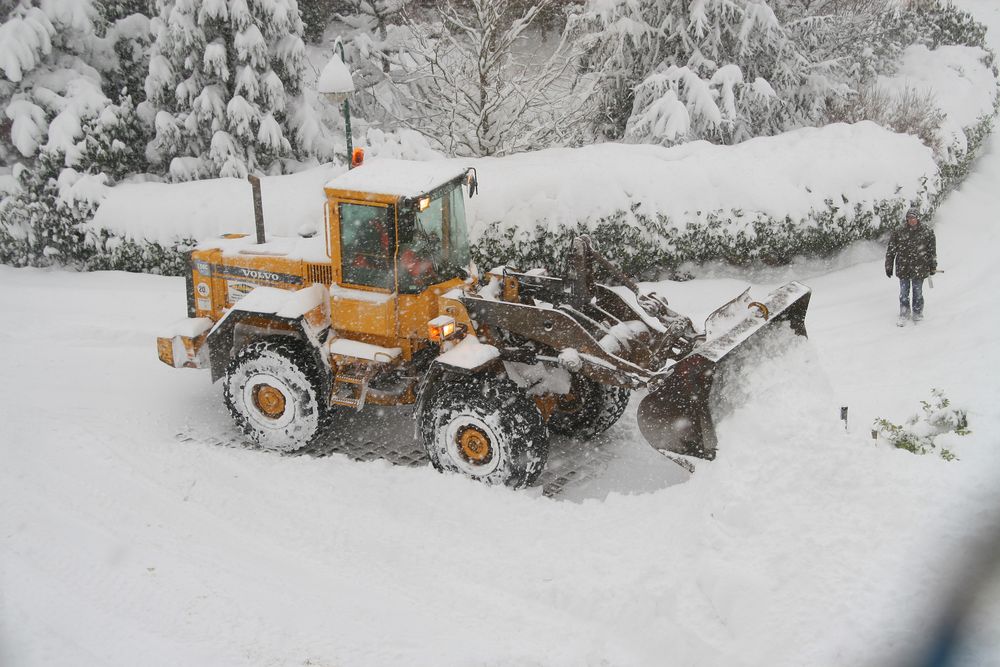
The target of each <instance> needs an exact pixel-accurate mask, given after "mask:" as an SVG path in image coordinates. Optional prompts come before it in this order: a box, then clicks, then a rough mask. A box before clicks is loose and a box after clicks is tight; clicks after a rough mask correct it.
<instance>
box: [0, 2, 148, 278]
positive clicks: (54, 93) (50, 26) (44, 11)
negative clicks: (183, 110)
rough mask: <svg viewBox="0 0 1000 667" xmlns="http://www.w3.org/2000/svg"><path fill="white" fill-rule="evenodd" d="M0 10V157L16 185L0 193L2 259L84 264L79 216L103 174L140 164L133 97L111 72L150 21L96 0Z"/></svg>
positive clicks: (106, 177)
mask: <svg viewBox="0 0 1000 667" xmlns="http://www.w3.org/2000/svg"><path fill="white" fill-rule="evenodd" d="M3 19H4V23H3V24H2V25H0V74H2V77H0V108H3V113H4V116H5V117H6V119H7V120H8V122H9V125H8V127H9V132H6V133H4V140H3V141H2V142H0V157H2V158H3V164H5V165H10V167H11V172H12V175H13V176H14V181H15V183H16V187H15V188H14V191H13V192H8V193H6V196H5V197H4V198H3V200H2V201H0V260H2V261H11V262H13V263H18V264H23V263H35V264H44V263H47V262H49V261H53V260H52V258H54V257H58V258H59V261H61V262H63V263H68V264H74V263H75V264H80V263H82V262H83V261H85V257H86V256H87V255H88V253H89V252H90V250H89V249H88V248H87V247H86V244H85V243H84V236H83V234H82V233H81V232H80V231H79V230H78V229H77V227H76V225H77V223H79V222H80V221H82V220H83V218H84V217H85V216H86V214H87V212H88V211H90V210H92V208H93V206H94V205H96V202H97V200H98V198H99V195H100V193H101V191H102V188H103V186H104V184H105V183H108V182H110V181H113V180H114V179H116V178H121V177H124V176H125V175H126V174H127V173H130V172H133V171H142V170H144V169H145V163H144V161H143V159H142V154H141V152H138V153H137V152H136V151H135V146H136V144H137V143H141V134H140V133H139V126H138V123H137V118H136V116H135V113H134V106H133V102H132V99H131V97H130V96H129V95H128V91H124V92H123V91H121V90H116V89H115V84H113V83H111V82H112V78H111V77H110V76H109V74H110V73H112V72H117V71H120V70H121V61H120V60H119V57H118V53H119V49H123V50H126V51H132V50H133V47H134V45H135V43H139V44H141V40H142V39H143V35H144V34H145V32H146V26H147V24H148V21H147V20H146V19H145V17H143V16H141V15H129V16H120V15H112V14H107V15H102V14H101V12H100V11H99V9H98V4H97V3H96V2H93V1H92V0H42V1H39V2H36V1H35V0H20V2H17V3H16V4H15V6H14V7H13V8H11V9H10V10H9V12H8V13H7V14H6V15H5V16H3ZM112 98H114V99H112ZM116 100H117V101H116ZM84 193H86V194H85V196H84Z"/></svg>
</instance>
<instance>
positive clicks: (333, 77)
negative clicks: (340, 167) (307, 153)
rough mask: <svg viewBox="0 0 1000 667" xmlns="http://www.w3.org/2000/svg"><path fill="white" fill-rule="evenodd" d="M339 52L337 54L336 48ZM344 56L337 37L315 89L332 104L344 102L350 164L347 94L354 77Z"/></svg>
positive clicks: (342, 46) (351, 88) (352, 89)
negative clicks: (331, 53) (330, 56)
mask: <svg viewBox="0 0 1000 667" xmlns="http://www.w3.org/2000/svg"><path fill="white" fill-rule="evenodd" d="M338 49H339V50H340V54H339V55H338V54H337V50H338ZM346 62H347V61H346V59H345V57H344V44H343V42H341V41H340V38H339V37H338V38H337V43H336V45H335V48H334V51H333V57H332V58H330V62H328V63H327V64H326V67H324V68H323V71H322V72H320V75H319V83H318V84H317V89H318V90H319V93H320V95H322V96H323V97H325V98H326V99H327V100H329V101H330V102H332V103H333V104H339V103H343V104H344V131H345V133H346V134H347V164H348V168H350V166H351V156H352V154H353V153H354V140H353V137H351V107H350V105H349V104H348V101H347V98H348V96H349V95H350V94H351V93H353V92H354V79H353V78H351V71H350V70H349V69H347V64H346Z"/></svg>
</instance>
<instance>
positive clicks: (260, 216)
mask: <svg viewBox="0 0 1000 667" xmlns="http://www.w3.org/2000/svg"><path fill="white" fill-rule="evenodd" d="M247 180H248V181H250V188H251V189H252V190H253V216H254V222H255V223H256V225H257V243H264V204H263V202H262V201H261V198H260V179H259V178H257V177H256V176H254V175H253V174H250V175H249V176H247Z"/></svg>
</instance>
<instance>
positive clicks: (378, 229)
mask: <svg viewBox="0 0 1000 667" xmlns="http://www.w3.org/2000/svg"><path fill="white" fill-rule="evenodd" d="M338 211H339V213H340V262H341V270H342V275H343V277H344V278H343V281H344V282H345V283H348V284H351V285H365V286H367V287H379V288H382V289H389V290H391V289H393V288H394V287H395V284H394V283H395V281H394V280H393V271H392V264H391V262H390V261H389V258H390V253H391V248H392V247H393V238H392V232H393V225H392V224H391V223H392V218H391V215H390V213H391V208H389V207H385V206H368V205H365V204H343V203H342V204H338Z"/></svg>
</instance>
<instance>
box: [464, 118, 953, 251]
mask: <svg viewBox="0 0 1000 667" xmlns="http://www.w3.org/2000/svg"><path fill="white" fill-rule="evenodd" d="M474 166H475V167H476V168H477V170H478V173H479V181H480V184H481V192H482V197H480V198H477V199H474V200H473V202H472V203H473V206H474V214H473V215H472V216H471V220H472V221H473V223H472V232H471V234H472V237H473V238H477V237H479V236H480V235H481V234H482V233H483V231H484V230H485V229H486V227H487V226H488V225H490V224H491V223H494V222H497V221H502V223H501V225H500V231H503V230H506V229H508V228H516V229H519V230H522V231H523V230H530V229H536V228H541V229H543V230H548V231H553V232H554V231H558V230H559V229H561V228H563V227H566V226H572V225H575V224H576V223H577V222H578V221H584V220H587V221H596V220H597V219H599V218H601V217H606V216H609V215H611V214H613V213H615V212H618V211H626V212H631V213H644V214H647V215H657V214H660V215H664V216H667V217H668V218H670V220H671V221H672V222H673V224H675V225H677V226H678V227H681V228H683V227H684V226H685V224H686V223H687V222H689V221H696V220H699V219H705V218H706V217H707V216H708V214H709V213H710V212H718V211H723V212H729V213H732V215H731V216H730V217H732V218H735V217H736V212H740V213H741V214H742V217H743V219H744V220H746V221H749V220H751V219H752V217H753V215H752V214H753V213H755V212H759V213H762V214H764V215H766V216H770V217H772V218H776V219H782V218H784V217H786V216H787V217H790V218H791V219H792V220H793V221H796V222H798V221H803V220H804V219H806V218H807V217H809V214H810V213H811V212H814V211H819V210H824V209H825V208H826V202H827V201H828V200H833V201H835V202H837V203H838V205H839V204H840V203H841V202H842V203H843V206H841V208H842V209H844V210H845V211H850V210H852V209H853V207H854V204H856V203H860V204H866V203H869V202H876V201H884V200H889V199H895V198H905V199H908V200H919V199H921V198H922V197H923V196H924V195H923V193H922V192H921V183H922V181H923V179H925V178H933V176H934V175H935V174H936V173H937V167H936V166H935V164H934V156H933V154H932V152H931V150H930V149H928V148H927V147H925V146H924V145H923V144H921V143H920V141H919V140H918V139H917V138H916V137H911V136H907V135H900V134H895V133H892V132H889V131H888V130H885V129H883V128H881V127H880V126H878V125H876V124H875V123H871V122H862V123H856V124H853V125H846V124H835V125H828V126H826V127H822V128H805V129H801V130H796V131H793V132H787V133H784V134H781V135H778V136H774V137H760V138H756V139H751V140H749V141H746V142H743V143H741V144H738V145H736V146H718V145H714V144H710V143H708V142H704V141H698V142H693V143H689V144H684V145H681V146H675V147H673V148H662V147H659V146H650V145H622V144H599V145H595V146H586V147H583V148H577V149H565V148H560V149H550V150H546V151H540V152H537V153H525V154H521V155H514V156H511V157H508V158H493V159H482V160H478V161H475V162H474ZM747 214H749V215H747ZM745 224H748V223H745ZM733 231H738V230H733Z"/></svg>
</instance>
